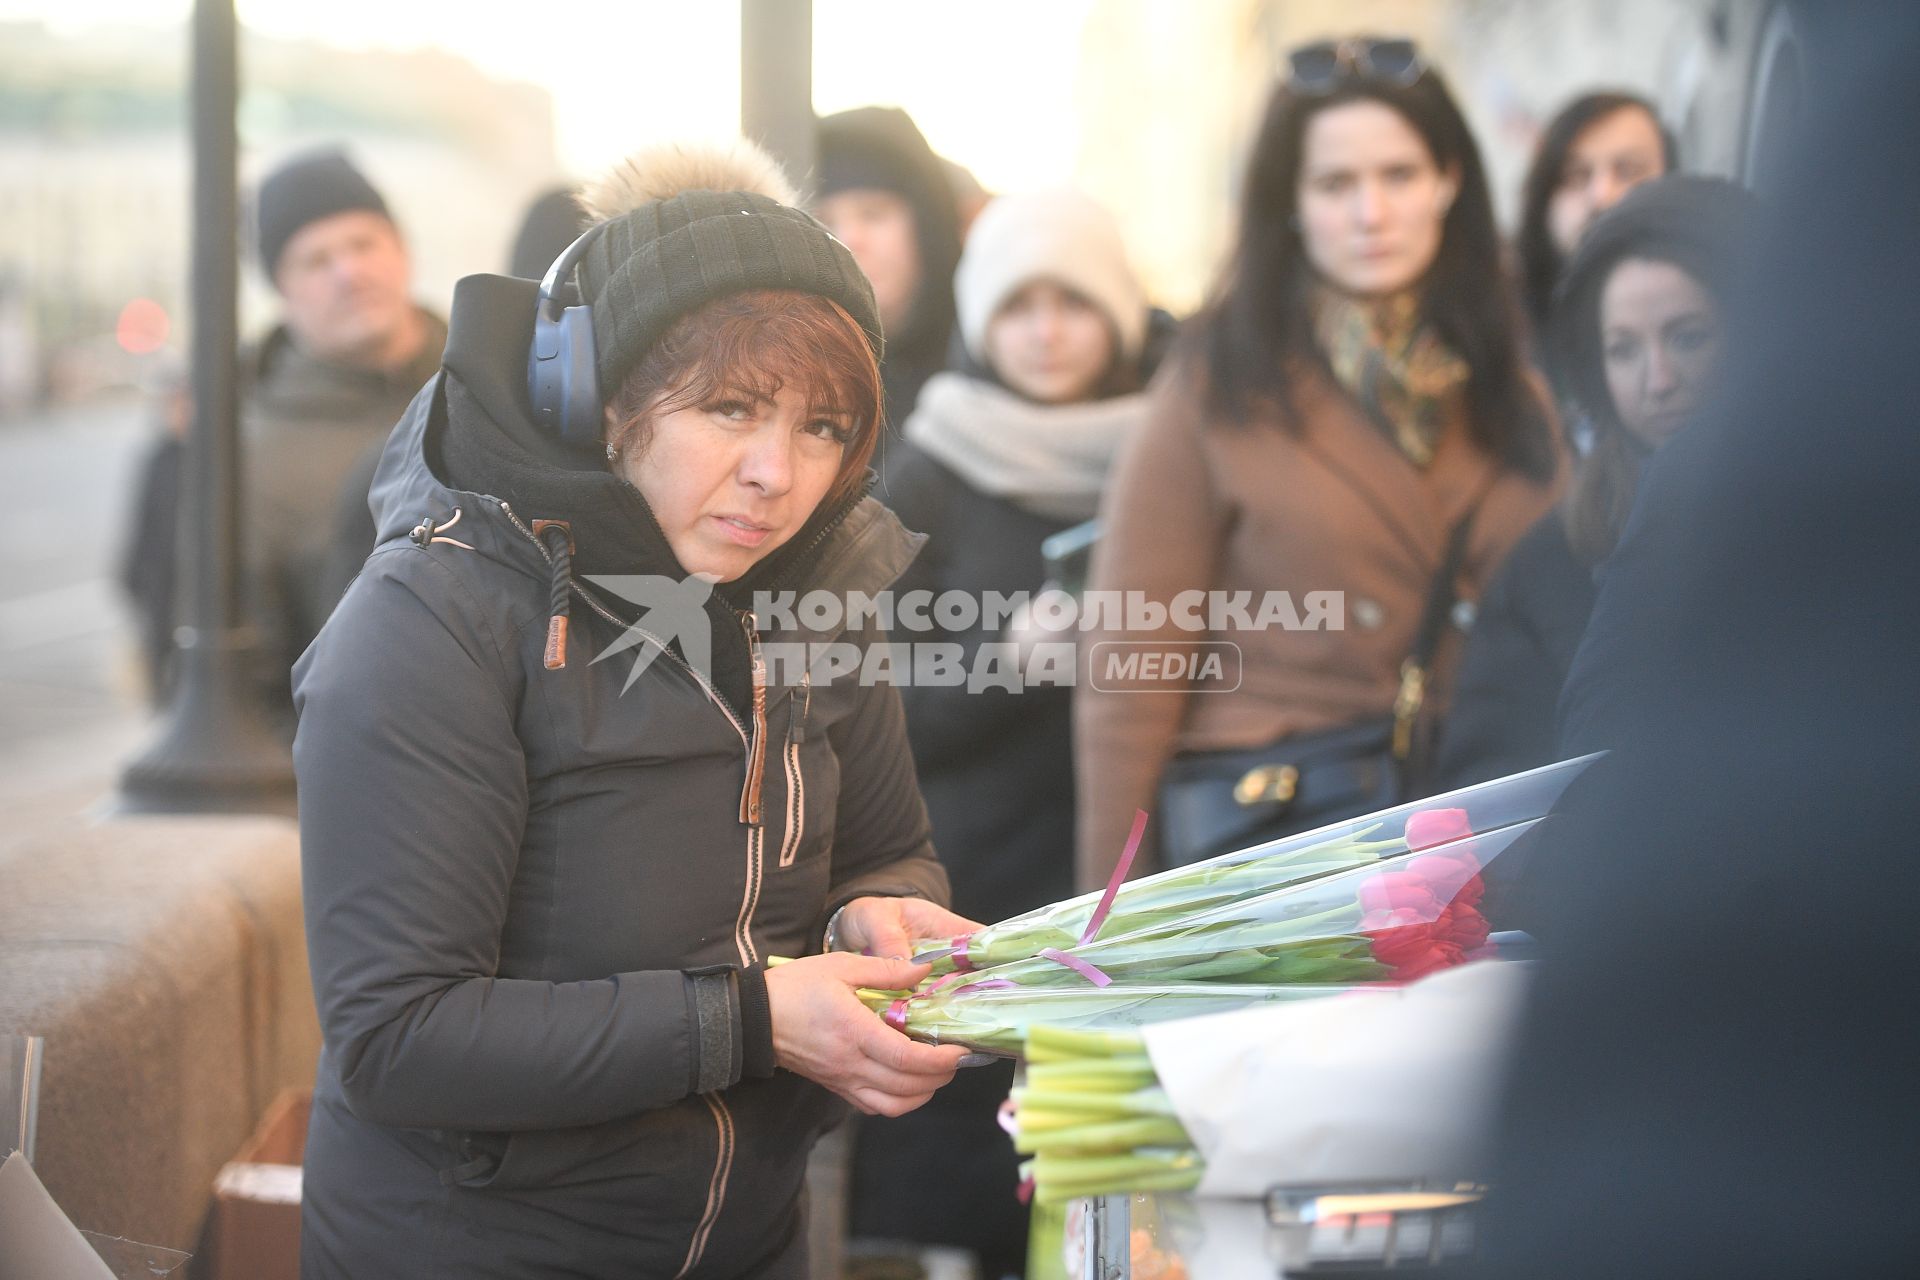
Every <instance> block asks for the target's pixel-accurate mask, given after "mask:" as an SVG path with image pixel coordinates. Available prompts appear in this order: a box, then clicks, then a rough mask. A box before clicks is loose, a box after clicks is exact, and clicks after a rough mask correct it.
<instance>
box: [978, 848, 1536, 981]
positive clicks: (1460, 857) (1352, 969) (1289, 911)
mask: <svg viewBox="0 0 1920 1280" xmlns="http://www.w3.org/2000/svg"><path fill="white" fill-rule="evenodd" d="M1537 822H1538V820H1537V819H1536V820H1535V821H1532V822H1522V823H1518V824H1515V825H1512V826H1507V827H1503V828H1501V829H1500V830H1498V831H1494V832H1491V833H1485V834H1471V835H1464V836H1461V837H1458V838H1456V839H1454V840H1452V841H1450V842H1448V843H1445V844H1441V845H1438V846H1436V847H1434V848H1431V849H1426V850H1423V851H1421V852H1418V853H1406V854H1401V855H1399V856H1398V857H1393V858H1385V859H1382V860H1380V861H1378V862H1374V863H1370V864H1368V865H1365V866H1359V867H1354V868H1351V869H1349V870H1346V871H1341V872H1336V873H1334V874H1332V875H1327V876H1323V877H1321V878H1319V879H1316V880H1312V881H1308V882H1306V883H1304V884H1296V885H1293V886H1292V887H1290V888H1285V889H1281V890H1278V891H1276V892H1273V893H1266V894H1258V895H1255V896H1252V897H1248V898H1244V899H1241V900H1239V901H1237V902H1232V903H1229V904H1227V905H1226V906H1223V907H1215V908H1212V909H1210V910H1206V911H1201V912H1198V913H1196V914H1194V915H1191V916H1188V917H1186V918H1184V919H1181V920H1178V921H1175V922H1173V923H1169V924H1165V925H1162V926H1160V927H1157V928H1150V929H1144V930H1141V931H1139V932H1135V933H1130V934H1127V935H1125V936H1123V937H1115V938H1099V939H1096V940H1094V941H1093V942H1089V943H1086V944H1085V945H1081V946H1072V947H1061V948H1048V949H1047V951H1046V952H1045V953H1043V954H1042V955H1039V956H1035V957H1032V958H1030V959H1025V960H1017V961H1014V962H1012V963H1009V964H1004V965H999V966H997V967H995V968H993V969H988V970H983V971H982V972H981V973H980V974H979V975H978V976H979V978H980V979H981V980H983V981H995V982H999V981H1004V982H1012V983H1016V984H1018V985H1020V986H1028V987H1084V986H1086V985H1087V984H1088V983H1090V982H1091V983H1093V984H1095V985H1105V984H1106V983H1108V982H1121V983H1159V982H1231V983H1266V984H1279V985H1286V984H1293V983H1365V982H1406V981H1411V980H1413V979H1415V978H1419V977H1423V976H1425V975H1426V974H1428V973H1433V972H1436V971H1438V970H1440V969H1445V968H1449V967H1451V966H1453V965H1457V964H1460V963H1462V962H1463V961H1465V960H1467V959H1469V958H1475V957H1477V956H1479V955H1481V954H1484V953H1486V952H1487V951H1488V943H1487V939H1488V934H1489V932H1490V930H1491V924H1490V922H1489V921H1488V920H1487V918H1486V917H1485V916H1484V915H1483V914H1482V913H1481V910H1480V907H1481V900H1482V895H1483V893H1484V886H1483V884H1482V882H1481V879H1480V872H1481V870H1482V869H1483V868H1484V867H1485V866H1486V865H1487V864H1488V863H1490V862H1492V861H1493V860H1494V859H1495V858H1496V857H1498V856H1499V855H1500V854H1501V853H1502V852H1503V851H1505V850H1506V849H1507V848H1509V847H1510V846H1511V845H1512V844H1513V843H1514V842H1515V841H1516V840H1518V839H1519V838H1520V837H1521V836H1523V835H1525V834H1526V833H1527V832H1529V831H1531V830H1532V829H1533V828H1534V826H1536V825H1537Z"/></svg>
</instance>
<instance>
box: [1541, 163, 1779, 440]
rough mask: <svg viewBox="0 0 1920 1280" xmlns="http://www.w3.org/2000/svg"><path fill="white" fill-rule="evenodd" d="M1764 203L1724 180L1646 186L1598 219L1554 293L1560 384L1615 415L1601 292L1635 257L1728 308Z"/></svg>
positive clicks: (1686, 178) (1600, 415)
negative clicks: (1681, 276) (1668, 267)
mask: <svg viewBox="0 0 1920 1280" xmlns="http://www.w3.org/2000/svg"><path fill="white" fill-rule="evenodd" d="M1759 209H1760V202H1759V201H1758V200H1756V199H1755V198H1754V196H1753V193H1752V192H1750V191H1748V190H1747V189H1746V188H1745V187H1742V186H1740V185H1739V184H1738V183H1734V182H1728V181H1727V180H1726V179H1724V178H1703V177H1694V176H1691V175H1675V176H1672V177H1666V178H1656V179H1654V180H1653V181H1651V182H1644V183H1641V184H1640V185H1639V186H1637V187H1635V188H1634V189H1633V190H1632V191H1629V192H1628V193H1627V194H1626V196H1625V197H1624V198H1623V199H1622V200H1621V201H1620V203H1619V204H1616V205H1615V206H1613V208H1611V209H1609V210H1607V211H1606V212H1605V213H1603V214H1601V215H1600V216H1599V217H1598V218H1596V219H1594V222H1593V225H1592V226H1591V227H1589V228H1588V229H1587V233H1586V234H1585V235H1584V236H1582V237H1581V240H1580V245H1579V247H1578V248H1577V249H1575V250H1574V254H1573V258H1572V260H1571V261H1570V262H1568V264H1567V269H1566V272H1565V274H1564V275H1562V276H1561V278H1560V284H1559V287H1558V288H1557V289H1555V290H1554V300H1553V315H1552V319H1551V322H1550V325H1549V329H1548V335H1547V336H1548V340H1549V341H1548V349H1547V354H1548V359H1549V362H1550V364H1551V366H1552V368H1551V371H1552V374H1553V378H1554V381H1555V383H1557V384H1558V385H1559V386H1560V387H1561V388H1562V389H1563V393H1564V394H1567V395H1569V396H1570V397H1571V398H1572V399H1573V400H1574V401H1575V403H1577V404H1579V405H1580V406H1581V407H1582V408H1583V409H1585V410H1587V412H1588V413H1590V414H1593V415H1595V416H1596V418H1597V419H1605V418H1610V416H1611V412H1612V405H1613V398H1612V396H1611V395H1610V394H1609V393H1608V391H1607V376H1606V366H1605V360H1604V358H1603V356H1602V354H1601V347H1600V295H1601V292H1602V290H1604V289H1605V288H1606V283H1607V281H1608V280H1609V279H1610V278H1611V277H1612V275H1613V269H1614V267H1615V266H1617V265H1618V264H1619V263H1621V262H1622V261H1624V260H1626V259H1628V258H1652V259H1655V260H1657V261H1660V262H1670V263H1672V264H1673V265H1674V266H1676V267H1679V268H1680V269H1681V270H1682V271H1684V272H1686V273H1687V274H1688V275H1689V276H1692V277H1693V278H1694V280H1696V281H1698V282H1699V284H1700V286H1701V287H1702V288H1704V289H1705V290H1706V291H1707V292H1708V293H1709V294H1711V295H1713V297H1714V300H1715V301H1716V302H1717V303H1718V304H1719V306H1720V307H1721V309H1722V310H1723V311H1725V310H1727V309H1728V302H1729V296H1730V295H1731V294H1732V292H1733V291H1734V289H1735V287H1736V285H1737V283H1738V281H1739V277H1740V268H1741V266H1742V265H1743V258H1742V255H1743V253H1744V251H1745V248H1746V246H1747V243H1748V240H1749V238H1750V236H1751V232H1752V228H1753V223H1754V221H1755V217H1756V215H1757V214H1758V212H1759Z"/></svg>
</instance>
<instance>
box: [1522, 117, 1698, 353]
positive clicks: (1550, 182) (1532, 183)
mask: <svg viewBox="0 0 1920 1280" xmlns="http://www.w3.org/2000/svg"><path fill="white" fill-rule="evenodd" d="M1679 167H1680V155H1679V147H1678V144H1677V143H1675V141H1674V138H1673V134H1672V133H1671V132H1669V131H1668V129H1667V128H1666V126H1665V125H1663V124H1661V123H1660V117H1659V116H1658V115H1657V114H1656V113H1655V111H1654V109H1653V104H1652V103H1651V102H1648V101H1647V100H1646V99H1645V98H1642V97H1639V96H1637V95H1635V94H1631V93H1621V92H1617V91H1612V90H1609V91H1605V92H1600V93H1588V94H1582V95H1581V96H1580V97H1578V98H1575V99H1574V100H1573V101H1572V102H1569V103H1568V104H1567V105H1566V106H1564V107H1562V108H1561V109H1560V114H1559V115H1557V116H1555V117H1554V118H1553V120H1552V121H1551V122H1549V123H1548V125H1547V128H1546V132H1544V133H1543V134H1541V136H1540V146H1539V149H1538V150H1536V151H1535V152H1534V155H1533V164H1532V166H1531V167H1529V168H1528V170H1527V180H1526V184H1525V185H1524V186H1523V187H1522V188H1521V195H1520V231H1519V234H1518V235H1517V236H1515V238H1514V249H1515V251H1516V253H1517V254H1518V256H1519V259H1520V289H1521V296H1522V298H1523V299H1524V300H1525V302H1526V306H1527V318H1528V319H1529V320H1531V321H1532V322H1533V326H1534V331H1535V332H1536V333H1539V334H1544V333H1545V332H1546V327H1547V315H1548V312H1549V310H1550V309H1551V307H1552V303H1553V287H1554V285H1555V284H1556V283H1557V282H1558V280H1559V278H1560V270H1561V268H1562V267H1563V266H1564V265H1565V264H1566V262H1567V259H1568V258H1570V257H1571V256H1572V255H1573V251H1574V249H1575V248H1576V247H1578V246H1579V244H1580V237H1581V236H1582V235H1584V234H1585V233H1586V230H1587V228H1588V227H1589V226H1590V225H1592V223H1593V220H1594V219H1595V218H1597V217H1599V216H1600V215H1601V214H1603V213H1605V212H1606V211H1607V210H1608V209H1611V208H1612V207H1613V206H1614V205H1615V204H1617V203H1619V201H1620V198H1621V197H1622V196H1624V195H1626V194H1627V192H1629V191H1631V190H1633V188H1634V187H1636V186H1637V185H1639V184H1640V183H1642V182H1647V181H1650V180H1652V179H1654V178H1658V177H1661V176H1662V175H1664V174H1669V173H1672V172H1673V171H1674V170H1676V169H1678V168H1679Z"/></svg>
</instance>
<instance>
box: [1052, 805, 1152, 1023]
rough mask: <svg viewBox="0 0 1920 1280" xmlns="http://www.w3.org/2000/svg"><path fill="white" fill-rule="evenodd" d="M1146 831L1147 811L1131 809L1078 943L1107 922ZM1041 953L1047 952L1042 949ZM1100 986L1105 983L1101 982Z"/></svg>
mask: <svg viewBox="0 0 1920 1280" xmlns="http://www.w3.org/2000/svg"><path fill="white" fill-rule="evenodd" d="M1146 831H1147V811H1146V810H1145V809H1135V810H1134V811H1133V830H1132V831H1131V832H1130V833H1129V834H1128V836H1127V847H1126V848H1125V849H1122V850H1121V851H1120V861H1118V862H1116V863H1114V864H1113V874H1112V875H1111V876H1109V877H1107V891H1106V892H1105V893H1103V894H1101V895H1100V905H1099V906H1097V907H1095V908H1094V909H1093V914H1092V915H1090V916H1088V917H1087V929H1086V932H1085V933H1082V934H1081V935H1080V943H1081V945H1082V946H1085V945H1086V944H1087V943H1089V942H1092V941H1093V935H1094V934H1096V933H1099V932H1100V926H1101V925H1103V924H1105V923H1106V922H1107V913H1108V912H1109V911H1112V910H1113V899H1114V895H1115V894H1117V893H1119V892H1120V886H1121V884H1122V883H1124V882H1125V880H1126V878H1127V871H1128V870H1129V869H1130V868H1131V867H1132V866H1133V855H1134V854H1136V853H1138V852H1140V837H1141V836H1143V835H1145V834H1146ZM1040 954H1041V955H1046V954H1047V953H1046V952H1044V951H1042V952H1041V953H1040ZM1100 985H1101V986H1103V987H1104V986H1106V985H1107V984H1106V983H1104V982H1102V983H1101V984H1100Z"/></svg>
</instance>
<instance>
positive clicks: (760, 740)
mask: <svg viewBox="0 0 1920 1280" xmlns="http://www.w3.org/2000/svg"><path fill="white" fill-rule="evenodd" d="M754 621H755V620H754V616H753V614H752V613H751V612H745V613H742V614H741V615H740V625H741V627H743V628H744V629H745V630H746V633H747V652H748V654H750V655H751V656H752V658H753V741H752V743H751V744H749V746H748V747H747V781H746V785H745V786H743V787H741V789H740V821H741V822H743V823H745V824H747V825H748V826H753V827H757V826H759V825H760V790H761V787H762V786H763V785H764V783H765V780H766V774H767V659H766V656H765V655H764V654H762V653H761V652H760V637H759V635H758V634H757V633H756V632H755V630H754Z"/></svg>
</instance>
